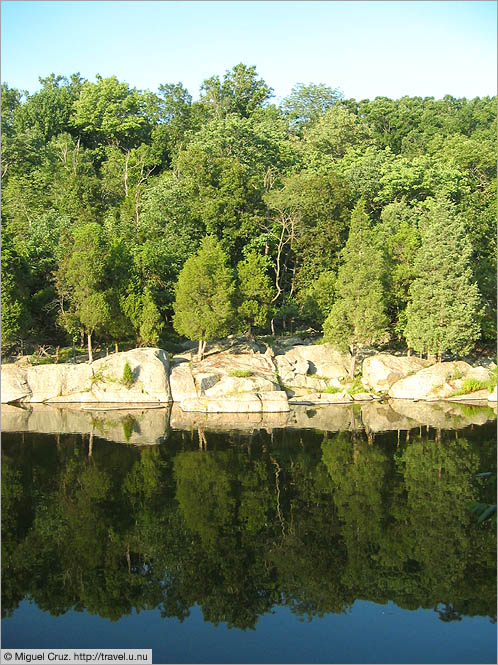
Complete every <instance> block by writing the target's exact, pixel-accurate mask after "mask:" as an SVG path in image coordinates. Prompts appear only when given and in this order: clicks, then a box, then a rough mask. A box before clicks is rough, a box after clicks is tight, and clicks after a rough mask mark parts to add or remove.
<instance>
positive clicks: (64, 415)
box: [2, 400, 496, 445]
mask: <svg viewBox="0 0 498 665" xmlns="http://www.w3.org/2000/svg"><path fill="white" fill-rule="evenodd" d="M495 418H496V413H495V411H494V410H493V409H492V408H491V407H489V406H477V405H468V404H460V403H455V402H422V401H421V402H414V401H413V400H390V401H389V402H368V403H364V404H362V405H361V406H360V405H359V404H349V405H348V404H344V405H343V404H331V405H328V406H319V407H314V406H313V407H311V406H293V407H292V409H291V411H290V412H288V413H209V414H206V413H199V412H185V411H182V410H181V409H180V407H179V405H178V404H173V405H167V406H164V407H160V408H150V409H147V408H144V407H137V405H127V407H124V408H121V407H120V408H116V406H115V405H113V406H112V407H109V408H106V407H105V405H99V407H98V408H95V407H93V408H85V407H84V406H77V407H76V406H71V407H56V406H53V405H45V404H31V405H29V406H27V407H19V406H13V405H11V404H2V431H4V432H39V433H46V434H75V433H80V434H93V435H95V436H98V437H101V438H104V439H108V440H110V441H116V442H118V443H129V444H134V445H154V444H158V443H161V442H162V441H164V440H165V439H166V438H167V436H168V431H169V428H170V427H171V428H172V429H176V430H192V428H195V429H197V428H200V429H201V430H202V431H203V432H209V431H220V432H221V431H228V430H232V431H241V432H254V431H257V430H261V429H265V430H267V431H268V432H271V431H272V430H274V429H285V428H291V429H314V430H321V431H324V432H340V431H356V430H359V429H365V430H367V432H374V433H375V432H387V431H395V430H398V431H399V430H407V431H409V430H411V429H414V428H417V427H420V426H421V425H426V426H428V427H434V428H441V429H462V428H464V427H468V426H469V425H483V424H484V423H486V422H488V421H492V420H495Z"/></svg>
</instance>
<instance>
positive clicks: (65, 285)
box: [57, 223, 110, 363]
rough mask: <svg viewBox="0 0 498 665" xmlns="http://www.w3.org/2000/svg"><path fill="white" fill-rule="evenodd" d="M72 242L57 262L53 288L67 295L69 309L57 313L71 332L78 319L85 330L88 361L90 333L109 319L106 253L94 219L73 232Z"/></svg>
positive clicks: (91, 355) (90, 343) (89, 357)
mask: <svg viewBox="0 0 498 665" xmlns="http://www.w3.org/2000/svg"><path fill="white" fill-rule="evenodd" d="M73 237H74V243H73V246H72V247H71V248H70V251H69V256H68V257H66V260H64V261H62V262H61V264H60V265H59V270H58V274H57V288H58V290H59V295H60V297H61V298H67V299H68V300H69V303H70V310H69V311H63V312H61V316H60V317H59V319H60V321H61V322H62V323H63V324H66V325H68V326H69V327H68V332H69V333H71V334H72V333H74V323H75V321H76V320H77V321H79V323H80V324H81V326H82V328H83V329H84V330H85V331H86V334H87V341H88V362H90V363H91V362H92V360H93V352H92V335H93V333H94V332H95V331H98V330H100V331H103V330H105V329H106V326H107V325H108V323H109V319H110V309H109V302H108V299H107V294H106V292H105V270H106V254H105V249H106V248H105V243H104V237H103V232H102V228H101V227H100V226H99V225H98V224H95V223H91V224H85V225H84V226H81V227H79V228H76V229H75V230H74V232H73Z"/></svg>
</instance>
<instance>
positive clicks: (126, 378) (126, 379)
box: [121, 361, 133, 388]
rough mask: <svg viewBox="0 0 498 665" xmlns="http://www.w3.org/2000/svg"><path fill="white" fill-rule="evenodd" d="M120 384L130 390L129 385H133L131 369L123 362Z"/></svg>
mask: <svg viewBox="0 0 498 665" xmlns="http://www.w3.org/2000/svg"><path fill="white" fill-rule="evenodd" d="M121 383H123V384H124V385H125V386H126V387H127V388H130V387H131V384H132V383H133V372H132V371H131V367H130V365H129V363H128V361H126V362H125V365H124V367H123V376H122V377H121Z"/></svg>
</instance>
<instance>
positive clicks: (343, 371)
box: [275, 344, 353, 381]
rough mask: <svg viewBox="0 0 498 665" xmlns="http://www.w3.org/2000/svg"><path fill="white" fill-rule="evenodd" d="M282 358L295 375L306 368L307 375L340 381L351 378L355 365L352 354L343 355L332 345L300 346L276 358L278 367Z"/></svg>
mask: <svg viewBox="0 0 498 665" xmlns="http://www.w3.org/2000/svg"><path fill="white" fill-rule="evenodd" d="M281 358H284V359H285V360H286V361H287V363H288V364H289V365H290V366H291V367H292V368H293V371H294V373H295V374H302V373H304V372H303V368H304V367H306V369H307V371H306V373H307V374H311V375H315V376H318V377H323V378H326V379H339V381H341V380H344V379H345V378H346V377H348V376H349V374H350V371H351V368H352V364H353V359H352V357H351V354H349V353H341V352H340V351H338V350H337V349H336V348H335V347H334V346H333V345H332V344H310V345H304V344H298V345H296V346H293V347H292V348H291V349H289V350H288V351H286V352H285V353H284V354H282V355H277V356H275V362H276V363H277V366H279V365H280V362H281ZM305 362H306V363H307V364H305Z"/></svg>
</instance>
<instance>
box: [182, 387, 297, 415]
mask: <svg viewBox="0 0 498 665" xmlns="http://www.w3.org/2000/svg"><path fill="white" fill-rule="evenodd" d="M180 408H181V409H182V410H183V411H200V412H204V413H259V412H282V411H288V410H289V403H288V401H287V395H286V394H285V392H283V391H278V392H277V391H275V392H269V393H241V394H239V395H229V396H224V397H207V396H204V397H191V398H189V399H184V400H183V401H182V402H180Z"/></svg>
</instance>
